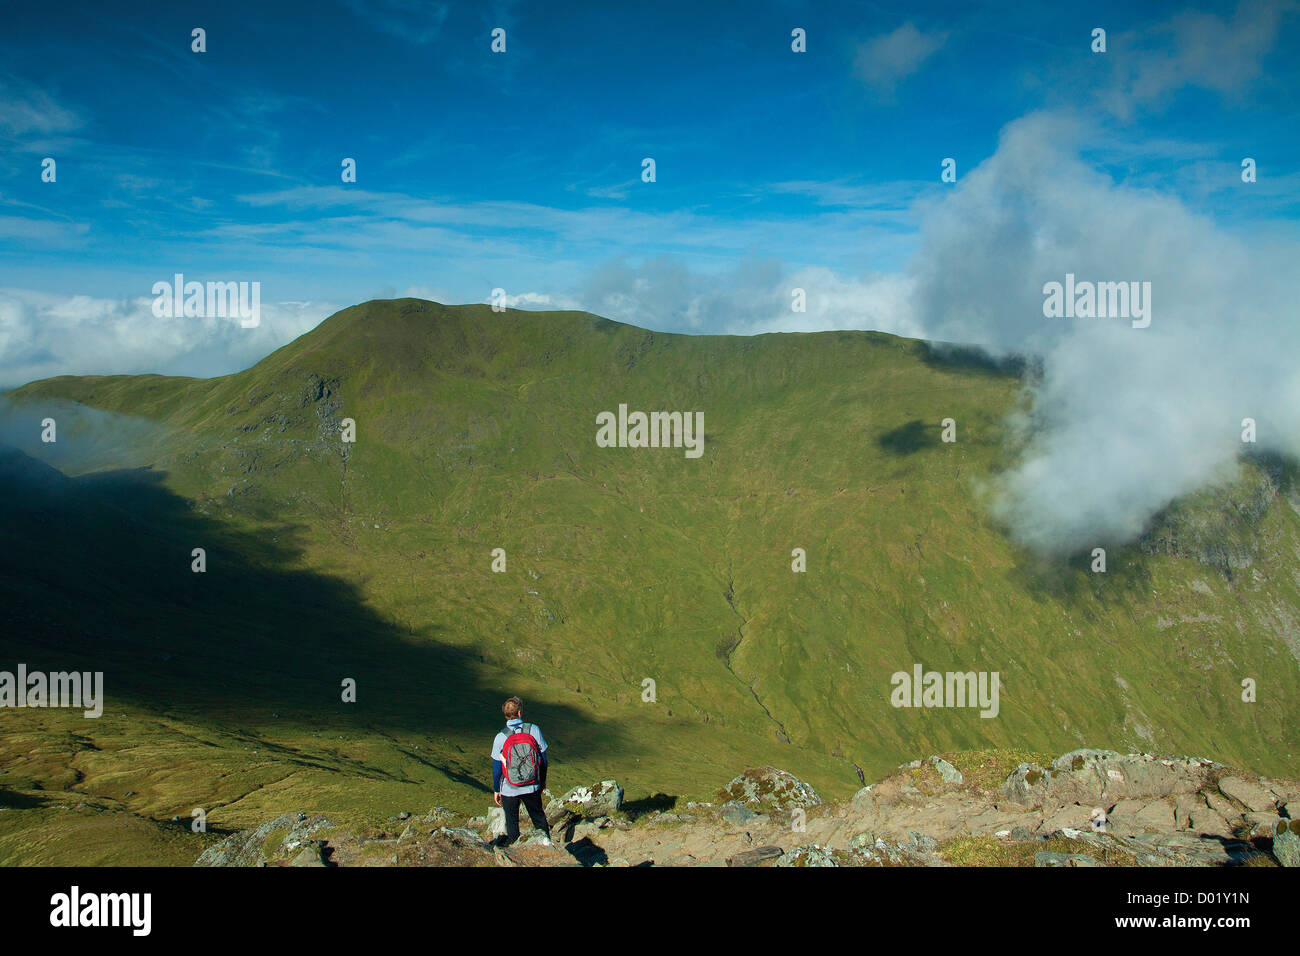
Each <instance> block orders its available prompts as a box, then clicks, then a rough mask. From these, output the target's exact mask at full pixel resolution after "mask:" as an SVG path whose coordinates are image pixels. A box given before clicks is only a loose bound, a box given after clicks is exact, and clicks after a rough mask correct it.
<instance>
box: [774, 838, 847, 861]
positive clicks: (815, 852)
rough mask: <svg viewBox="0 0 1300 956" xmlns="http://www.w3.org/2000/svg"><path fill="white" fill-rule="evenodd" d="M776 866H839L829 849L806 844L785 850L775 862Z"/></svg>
mask: <svg viewBox="0 0 1300 956" xmlns="http://www.w3.org/2000/svg"><path fill="white" fill-rule="evenodd" d="M776 865H777V866H839V864H838V863H837V862H835V855H834V851H833V850H832V849H831V848H830V847H825V846H818V845H817V844H815V843H808V844H805V845H804V846H797V847H795V848H794V849H793V850H787V851H786V852H784V853H782V854H781V858H780V859H779V860H777V861H776Z"/></svg>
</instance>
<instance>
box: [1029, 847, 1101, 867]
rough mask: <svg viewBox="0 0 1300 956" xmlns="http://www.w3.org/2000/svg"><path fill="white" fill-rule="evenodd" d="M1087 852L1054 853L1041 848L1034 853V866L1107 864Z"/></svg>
mask: <svg viewBox="0 0 1300 956" xmlns="http://www.w3.org/2000/svg"><path fill="white" fill-rule="evenodd" d="M1105 865H1106V864H1104V863H1099V862H1098V861H1097V860H1095V859H1093V858H1092V857H1090V856H1088V854H1086V853H1053V852H1051V851H1050V850H1039V851H1038V852H1037V853H1035V854H1034V866H1105Z"/></svg>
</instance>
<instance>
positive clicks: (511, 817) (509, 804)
mask: <svg viewBox="0 0 1300 956" xmlns="http://www.w3.org/2000/svg"><path fill="white" fill-rule="evenodd" d="M501 809H502V810H503V811H504V812H505V815H506V842H505V845H506V846H509V845H510V844H511V843H514V842H515V841H516V840H518V839H519V798H518V797H507V796H506V795H505V794H504V793H503V794H502V795H501ZM530 813H531V811H530Z"/></svg>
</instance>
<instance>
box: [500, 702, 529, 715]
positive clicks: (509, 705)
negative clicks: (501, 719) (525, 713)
mask: <svg viewBox="0 0 1300 956" xmlns="http://www.w3.org/2000/svg"><path fill="white" fill-rule="evenodd" d="M523 709H524V702H523V701H522V700H520V699H519V698H518V697H511V698H510V699H509V700H507V701H506V702H505V703H504V704H502V705H501V713H503V714H505V715H506V717H507V718H510V717H518V716H519V712H520V711H521V710H523Z"/></svg>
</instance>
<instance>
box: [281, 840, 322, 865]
mask: <svg viewBox="0 0 1300 956" xmlns="http://www.w3.org/2000/svg"><path fill="white" fill-rule="evenodd" d="M289 865H290V866H308V867H310V866H315V867H323V866H324V865H325V858H324V856H323V855H322V853H321V844H319V843H312V844H311V846H309V847H307V848H306V849H305V850H303V851H302V852H301V853H299V854H298V855H297V856H295V857H294V858H293V862H292V863H290V864H289Z"/></svg>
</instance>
